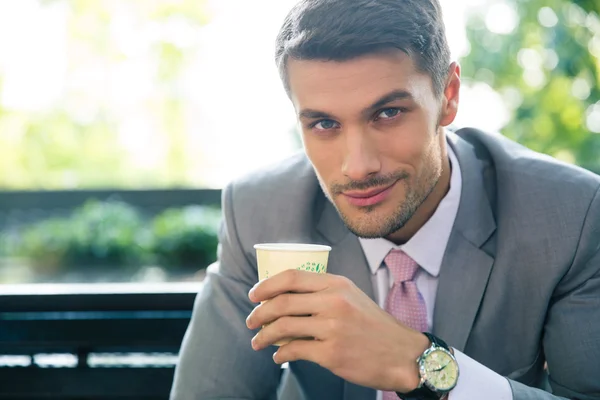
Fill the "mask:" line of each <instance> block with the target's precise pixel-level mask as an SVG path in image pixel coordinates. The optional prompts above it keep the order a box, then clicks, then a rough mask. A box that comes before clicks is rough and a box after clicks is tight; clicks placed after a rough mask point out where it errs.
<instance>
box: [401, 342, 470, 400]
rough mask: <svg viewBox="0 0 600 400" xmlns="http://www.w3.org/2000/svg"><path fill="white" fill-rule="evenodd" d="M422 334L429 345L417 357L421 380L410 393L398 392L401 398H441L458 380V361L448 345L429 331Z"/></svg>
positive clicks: (419, 399)
mask: <svg viewBox="0 0 600 400" xmlns="http://www.w3.org/2000/svg"><path fill="white" fill-rule="evenodd" d="M423 334H424V335H425V336H427V338H428V339H429V341H430V342H431V346H430V347H429V348H428V349H427V350H425V351H424V352H423V354H421V356H420V357H419V358H418V359H417V364H418V366H419V374H420V376H421V382H420V383H419V387H417V388H416V389H415V390H413V391H412V392H410V393H398V397H400V398H401V399H402V400H443V399H445V398H446V396H447V395H448V393H449V392H450V391H451V390H452V389H454V387H455V386H456V383H457V382H458V375H459V371H458V363H457V362H456V358H455V357H454V354H452V351H451V350H450V347H448V345H447V344H446V343H445V342H444V341H443V340H442V339H440V338H438V337H435V336H433V335H432V334H431V333H427V332H423Z"/></svg>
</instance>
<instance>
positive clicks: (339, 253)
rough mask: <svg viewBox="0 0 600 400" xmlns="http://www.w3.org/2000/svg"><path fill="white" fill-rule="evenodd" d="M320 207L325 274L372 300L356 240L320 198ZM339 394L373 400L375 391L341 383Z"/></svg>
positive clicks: (368, 275) (351, 399) (347, 398)
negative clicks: (342, 279)
mask: <svg viewBox="0 0 600 400" xmlns="http://www.w3.org/2000/svg"><path fill="white" fill-rule="evenodd" d="M321 207H322V212H321V214H320V219H319V221H318V222H317V231H318V233H319V234H320V235H321V236H322V237H323V238H324V239H325V240H326V241H327V243H328V244H329V245H330V246H331V248H332V250H331V254H330V256H329V262H328V267H327V272H329V273H332V274H335V275H343V276H346V277H348V278H349V279H350V280H352V282H354V284H355V285H356V286H358V287H359V288H360V289H361V290H362V291H363V292H364V293H366V294H367V295H368V296H369V297H370V298H371V299H373V300H374V299H375V293H374V290H373V282H372V280H371V271H370V270H369V266H368V264H367V260H366V258H365V254H364V253H363V251H362V247H361V245H360V242H359V241H358V238H357V237H356V236H354V235H353V234H352V233H351V232H350V231H349V230H348V228H346V226H345V225H344V223H343V222H342V220H341V218H340V216H339V214H338V212H337V210H336V209H335V207H334V206H333V205H332V204H331V203H330V202H329V201H327V199H325V197H324V196H323V198H322V203H321ZM348 351H352V350H351V349H348ZM340 379H341V378H340ZM343 391H344V394H343V399H344V400H375V397H376V391H375V390H373V389H369V388H366V387H363V386H358V385H355V384H353V383H350V382H347V381H344V387H343Z"/></svg>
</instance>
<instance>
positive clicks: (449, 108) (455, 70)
mask: <svg viewBox="0 0 600 400" xmlns="http://www.w3.org/2000/svg"><path fill="white" fill-rule="evenodd" d="M459 98H460V65H459V64H458V63H457V62H453V63H452V64H450V68H449V69H448V79H447V81H446V88H445V89H444V96H443V97H442V109H441V112H440V125H441V126H448V125H450V124H451V123H452V122H454V119H455V118H456V114H457V113H458V103H459Z"/></svg>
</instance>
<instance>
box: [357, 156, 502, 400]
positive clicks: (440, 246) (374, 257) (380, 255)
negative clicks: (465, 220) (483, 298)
mask: <svg viewBox="0 0 600 400" xmlns="http://www.w3.org/2000/svg"><path fill="white" fill-rule="evenodd" d="M447 148H448V156H449V158H450V164H451V166H452V173H451V177H450V190H449V191H448V193H447V194H446V197H444V198H443V199H442V201H441V202H440V204H439V206H438V208H437V210H436V211H435V213H434V214H433V215H432V217H431V218H430V219H429V221H427V223H425V225H423V227H422V228H421V229H420V230H419V231H418V232H417V233H416V234H415V235H414V236H413V237H412V238H411V239H410V240H409V241H408V242H407V243H405V244H403V245H401V246H397V245H395V244H394V243H392V242H390V241H388V240H386V239H362V238H361V239H360V244H361V246H362V248H363V251H364V253H365V257H366V259H367V262H368V264H369V268H370V269H371V273H372V281H373V288H374V289H375V296H376V300H377V303H378V304H379V306H380V307H382V308H384V307H385V299H386V297H387V294H388V291H389V290H390V288H391V287H392V285H393V283H394V281H393V279H392V278H391V276H390V273H389V271H388V269H387V268H386V267H385V266H383V265H382V263H383V259H384V258H385V256H386V255H387V254H388V253H389V251H390V250H392V249H400V250H403V251H404V252H405V253H406V254H407V255H408V256H409V257H411V258H412V259H413V260H415V262H416V263H417V264H419V266H420V267H421V268H419V271H418V272H417V276H416V278H415V279H416V283H417V287H418V289H419V291H420V292H421V295H422V296H423V299H424V300H425V305H426V308H427V325H428V327H429V330H430V331H431V330H432V326H433V312H434V305H435V296H436V292H437V286H438V276H439V273H440V268H441V266H442V258H443V257H444V253H445V252H446V247H447V245H448V239H449V238H450V232H451V231H452V227H453V225H454V220H455V219H456V214H457V213H458V206H459V204H460V195H461V189H462V177H461V172H460V165H459V164H458V159H457V158H456V155H455V154H454V152H453V150H452V148H451V146H450V145H448V146H447ZM442 339H444V338H442ZM454 354H455V356H456V360H457V361H458V365H459V369H460V377H459V379H458V384H457V385H456V387H455V388H454V390H452V392H451V393H450V396H449V400H471V399H489V400H512V398H513V396H512V390H511V388H510V384H509V383H508V380H507V379H506V378H504V377H503V376H501V375H499V374H497V373H495V372H494V371H492V370H490V369H489V368H487V367H485V366H484V365H482V364H479V363H478V362H476V361H475V360H473V359H471V358H469V357H467V356H466V355H464V354H463V353H461V352H459V351H457V350H456V349H455V350H454ZM381 399H382V393H381V392H380V391H379V392H377V400H381Z"/></svg>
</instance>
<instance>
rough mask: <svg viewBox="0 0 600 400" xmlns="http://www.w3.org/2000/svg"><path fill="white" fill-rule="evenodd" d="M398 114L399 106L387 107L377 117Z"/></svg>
mask: <svg viewBox="0 0 600 400" xmlns="http://www.w3.org/2000/svg"><path fill="white" fill-rule="evenodd" d="M398 114H400V109H399V108H386V109H385V110H382V111H381V112H380V113H379V114H378V115H377V118H376V119H391V118H394V117H396V116H398Z"/></svg>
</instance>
